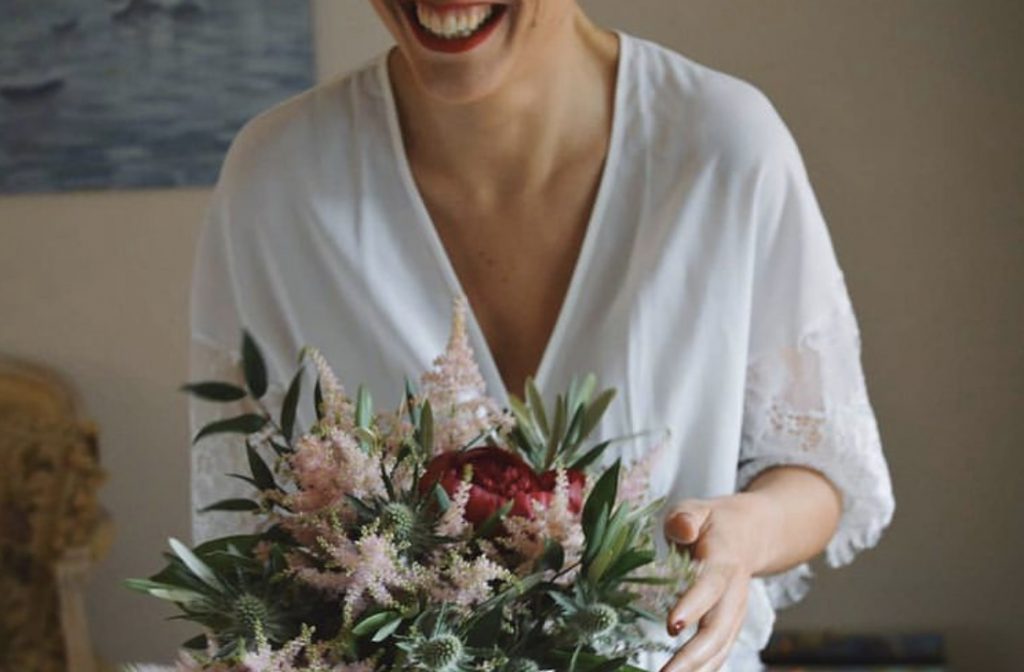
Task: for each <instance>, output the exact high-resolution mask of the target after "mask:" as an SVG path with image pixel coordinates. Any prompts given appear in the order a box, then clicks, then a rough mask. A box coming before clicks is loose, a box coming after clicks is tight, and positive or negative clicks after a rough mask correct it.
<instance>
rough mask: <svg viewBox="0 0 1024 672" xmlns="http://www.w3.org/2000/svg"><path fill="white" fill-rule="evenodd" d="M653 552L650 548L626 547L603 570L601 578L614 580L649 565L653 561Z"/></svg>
mask: <svg viewBox="0 0 1024 672" xmlns="http://www.w3.org/2000/svg"><path fill="white" fill-rule="evenodd" d="M654 558H655V556H654V552H653V551H650V550H638V549H635V548H631V549H628V550H627V551H626V552H625V553H623V554H622V555H620V556H619V557H618V559H616V560H615V562H614V563H613V564H612V566H611V567H609V568H608V569H607V571H605V573H604V576H603V578H604V579H605V580H608V581H615V580H619V579H621V578H623V577H625V576H626V575H627V574H629V573H630V572H632V571H634V570H636V569H639V568H641V567H643V566H644V565H649V564H651V563H652V562H654Z"/></svg>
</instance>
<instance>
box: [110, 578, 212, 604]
mask: <svg viewBox="0 0 1024 672" xmlns="http://www.w3.org/2000/svg"><path fill="white" fill-rule="evenodd" d="M124 586H125V587H126V588H129V589H130V590H134V591H136V592H139V593H145V594H147V595H152V596H153V597H155V598H157V599H160V600H167V601H168V602H176V603H178V604H188V603H190V602H195V601H197V600H202V599H204V596H203V595H202V594H201V593H197V592H195V591H194V590H189V589H187V588H179V587H178V586H172V585H170V584H166V583H159V582H157V581H149V580H147V579H126V580H125V582H124Z"/></svg>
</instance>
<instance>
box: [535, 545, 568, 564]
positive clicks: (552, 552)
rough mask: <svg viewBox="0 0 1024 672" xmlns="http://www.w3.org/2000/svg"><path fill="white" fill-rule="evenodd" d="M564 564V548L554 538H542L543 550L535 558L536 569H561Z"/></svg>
mask: <svg viewBox="0 0 1024 672" xmlns="http://www.w3.org/2000/svg"><path fill="white" fill-rule="evenodd" d="M564 565H565V549H563V548H562V545H561V544H560V543H558V542H557V541H555V540H554V539H550V538H549V539H545V540H544V552H543V553H542V554H541V556H540V557H539V558H538V559H537V571H540V572H543V571H545V570H552V571H555V572H558V571H561V569H562V567H563V566H564Z"/></svg>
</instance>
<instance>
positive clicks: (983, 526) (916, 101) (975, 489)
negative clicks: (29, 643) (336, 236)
mask: <svg viewBox="0 0 1024 672" xmlns="http://www.w3.org/2000/svg"><path fill="white" fill-rule="evenodd" d="M44 1H46V0H44ZM282 2H283V0H282ZM583 4H584V6H585V7H586V9H587V10H588V11H589V12H590V13H591V15H592V16H593V17H594V18H595V19H596V20H597V21H598V22H599V23H602V24H604V25H606V26H609V27H616V28H619V29H622V30H624V31H626V32H629V33H631V34H633V35H637V36H640V37H645V38H648V39H652V40H654V41H657V42H660V43H661V44H664V45H666V46H669V47H671V48H673V49H675V50H677V51H680V52H682V53H683V54H685V55H687V56H688V57H690V58H692V59H694V60H696V61H699V62H701V63H704V64H706V65H710V66H712V67H714V68H717V69H720V70H724V71H726V72H728V73H731V74H734V75H736V76H739V77H741V78H743V79H746V80H748V81H750V82H752V83H753V84H755V85H757V86H758V87H759V88H761V89H762V90H763V91H764V92H765V93H766V94H767V95H768V96H769V97H770V98H771V99H772V101H773V102H774V103H775V105H776V107H777V108H778V109H779V111H780V113H781V115H782V117H783V118H784V119H785V120H786V122H787V124H788V125H789V127H790V129H791V130H792V132H793V134H794V136H795V137H796V139H797V142H798V143H799V145H800V147H801V150H802V152H803V155H804V158H805V161H806V163H807V167H808V170H809V173H810V176H811V179H812V182H813V184H814V187H815V189H816V192H817V194H818V197H819V200H820V202H821V205H822V208H823V210H824V212H825V215H826V218H827V219H828V222H829V225H830V229H831V232H832V236H833V239H834V241H835V246H836V249H837V253H838V255H839V258H840V262H841V264H842V266H843V268H844V270H845V273H846V279H847V283H848V286H849V289H850V293H851V295H852V298H853V302H854V306H855V308H856V309H857V314H858V317H859V319H860V324H861V330H862V336H863V347H864V354H863V356H864V365H865V369H866V372H867V379H868V386H869V391H870V394H871V398H872V402H873V404H874V407H875V410H876V413H877V416H878V420H879V425H880V428H881V432H882V437H883V440H884V443H885V447H886V454H887V457H888V460H889V463H890V467H891V469H892V474H893V480H894V486H895V491H896V501H897V508H896V516H895V519H894V522H893V524H892V526H891V528H890V529H889V531H888V533H887V535H886V536H885V538H884V539H883V541H882V543H881V545H880V546H879V547H878V548H877V549H875V550H873V551H870V552H867V553H866V554H864V555H862V556H861V557H860V558H859V560H858V561H857V562H856V563H855V564H854V565H853V566H851V567H848V568H845V569H842V570H839V571H833V570H827V569H821V570H819V574H818V578H817V579H816V586H815V589H814V590H813V591H812V592H811V594H810V596H809V597H808V598H807V599H806V600H805V601H804V602H803V603H801V604H800V605H798V606H796V607H794V608H792V609H790V610H787V611H785V612H782V613H781V614H780V624H779V627H782V628H787V629H822V628H828V629H832V630H835V631H838V632H867V631H870V632H893V633H897V632H937V633H941V634H943V635H945V637H946V642H947V646H948V651H949V656H950V660H951V669H955V670H1016V669H1021V668H1022V666H1024V663H1022V662H1021V659H1022V658H1024V644H1022V643H1021V636H1020V633H1019V629H1020V627H1021V625H1024V597H1022V596H1024V535H1022V533H1024V504H1022V503H1021V501H1020V499H1019V497H1020V491H1021V486H1022V479H1021V473H1022V472H1024V450H1022V449H1024V445H1022V437H1024V361H1022V359H1024V357H1022V353H1024V343H1022V336H1024V319H1022V318H1024V306H1022V303H1021V297H1022V288H1024V72H1022V70H1024V39H1022V36H1024V4H1022V3H1020V2H1019V0H971V1H970V2H965V1H964V0H856V1H854V0H773V1H772V2H764V1H763V0H688V1H686V2H680V1H678V0H629V1H628V2H623V1H622V0H584V2H583ZM312 9H313V12H312V26H311V32H312V34H311V35H310V38H309V39H310V40H312V42H313V44H314V45H315V55H316V59H315V61H316V76H317V79H319V80H320V81H323V80H325V79H327V78H329V77H332V76H335V75H337V74H338V73H341V72H343V71H345V70H347V69H349V68H351V67H354V66H356V65H358V64H360V63H362V62H363V61H365V60H366V59H368V58H370V57H371V56H373V55H374V54H376V53H377V52H378V51H379V50H381V49H383V48H385V46H386V45H387V44H388V40H387V36H386V35H385V33H384V32H383V29H381V28H380V27H379V26H378V24H377V21H376V18H375V16H374V15H373V14H372V12H371V10H370V8H369V4H368V3H366V2H365V0H314V2H313V6H312ZM182 74H183V75H185V76H187V74H188V73H182ZM0 104H3V101H0ZM680 123H685V120H680ZM180 149H181V151H187V147H181V148H180ZM4 170H12V168H9V167H5V168H4ZM209 193H210V192H209V189H208V188H207V187H201V188H188V189H183V188H177V189H173V190H169V189H162V190H148V191H147V190H138V189H134V190H131V191H120V190H103V191H88V192H75V193H60V194H57V193H50V194H35V195H6V196H0V353H2V354H4V355H8V356H12V357H17V358H20V359H24V360H30V361H33V362H37V363H39V364H43V365H45V366H47V367H50V368H52V369H54V370H56V371H57V372H59V373H60V374H61V375H62V376H63V377H64V378H65V379H66V380H67V381H69V383H70V384H71V385H72V386H73V387H74V388H75V389H77V391H78V393H79V395H80V397H81V400H80V404H81V409H82V413H83V415H84V416H86V417H87V418H88V419H90V420H91V421H92V422H93V423H95V428H96V437H97V438H96V445H97V446H98V450H99V453H100V455H101V459H102V465H103V467H104V469H105V470H106V471H107V473H108V480H107V482H106V483H105V485H103V486H102V488H101V489H100V498H101V502H102V504H103V506H104V507H105V509H106V510H107V511H108V512H109V514H110V517H111V520H112V525H113V530H114V531H113V537H112V539H113V541H112V545H111V546H110V547H109V552H107V553H106V554H105V559H104V560H103V561H102V562H101V564H99V565H98V567H96V568H95V569H94V570H93V571H92V574H91V578H90V579H89V581H88V582H87V585H88V588H87V591H86V594H85V605H86V607H85V614H86V615H87V621H88V627H89V630H90V632H91V637H92V641H93V643H94V645H95V646H96V648H97V649H98V653H99V654H100V655H101V656H102V657H103V658H104V659H106V660H108V661H112V662H120V661H170V660H171V659H172V658H173V654H174V651H175V648H176V645H177V644H178V643H180V642H181V641H182V639H183V638H184V637H186V636H187V634H188V632H187V630H186V629H184V628H181V627H179V626H178V625H176V624H175V623H173V622H172V623H168V622H166V621H165V620H164V618H165V617H166V616H167V615H168V614H169V611H168V610H166V609H165V608H163V607H162V606H161V605H159V604H157V603H156V600H152V599H149V598H145V597H142V596H139V595H136V594H133V593H130V592H128V591H127V590H125V589H123V588H122V587H121V586H120V582H121V580H122V579H124V578H125V577H129V576H144V575H147V574H149V573H151V572H152V571H154V570H156V569H157V568H158V567H157V565H158V563H159V555H158V554H159V553H160V552H161V551H162V550H163V549H164V548H165V545H166V538H167V537H168V536H177V537H181V538H188V536H189V533H190V532H189V511H188V476H189V474H188V447H189V436H188V425H187V417H186V410H185V398H184V397H183V396H182V395H181V394H179V393H178V392H177V391H176V390H177V387H178V385H179V384H180V383H181V382H183V381H184V378H185V376H186V361H187V335H188V313H187V307H188V292H189V282H190V272H191V265H192V253H193V248H194V244H195V241H196V234H197V232H198V227H199V224H200V222H201V220H202V217H203V212H204V208H205V206H206V203H207V199H208V197H209Z"/></svg>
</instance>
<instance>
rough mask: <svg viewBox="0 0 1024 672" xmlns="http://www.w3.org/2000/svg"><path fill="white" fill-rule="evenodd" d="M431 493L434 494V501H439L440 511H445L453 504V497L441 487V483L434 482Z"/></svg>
mask: <svg viewBox="0 0 1024 672" xmlns="http://www.w3.org/2000/svg"><path fill="white" fill-rule="evenodd" d="M430 492H431V494H432V495H433V496H434V501H435V502H437V507H438V511H439V512H440V513H444V512H445V511H447V510H448V509H449V508H450V507H451V505H452V500H451V497H449V496H448V493H447V492H445V489H444V488H443V487H441V484H440V483H434V487H433V488H432V489H431V491H430Z"/></svg>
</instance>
